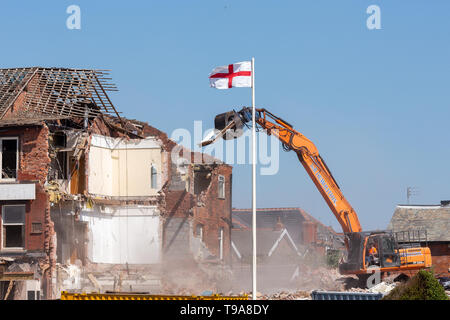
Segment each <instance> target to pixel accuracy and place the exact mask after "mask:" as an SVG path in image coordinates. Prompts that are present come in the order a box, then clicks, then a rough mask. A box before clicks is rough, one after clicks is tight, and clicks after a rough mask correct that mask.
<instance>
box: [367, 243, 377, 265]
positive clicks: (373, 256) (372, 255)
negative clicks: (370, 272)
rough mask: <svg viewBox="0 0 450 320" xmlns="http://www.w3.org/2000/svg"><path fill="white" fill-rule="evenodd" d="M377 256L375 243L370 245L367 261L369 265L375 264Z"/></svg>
mask: <svg viewBox="0 0 450 320" xmlns="http://www.w3.org/2000/svg"><path fill="white" fill-rule="evenodd" d="M377 257H378V250H377V247H376V246H375V244H373V243H372V244H371V245H370V249H369V256H368V263H369V265H372V264H376V259H377Z"/></svg>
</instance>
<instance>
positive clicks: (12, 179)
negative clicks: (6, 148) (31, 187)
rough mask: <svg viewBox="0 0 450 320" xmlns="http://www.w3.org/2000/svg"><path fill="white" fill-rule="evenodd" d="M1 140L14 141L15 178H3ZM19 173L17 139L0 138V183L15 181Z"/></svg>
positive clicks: (15, 137)
mask: <svg viewBox="0 0 450 320" xmlns="http://www.w3.org/2000/svg"><path fill="white" fill-rule="evenodd" d="M3 140H16V177H15V178H3V152H2V149H3ZM18 173H19V137H17V136H11V137H0V182H8V181H17V174H18Z"/></svg>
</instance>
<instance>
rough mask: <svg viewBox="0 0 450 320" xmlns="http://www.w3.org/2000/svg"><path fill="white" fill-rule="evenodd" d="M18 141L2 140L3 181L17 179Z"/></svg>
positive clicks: (1, 165) (0, 162)
mask: <svg viewBox="0 0 450 320" xmlns="http://www.w3.org/2000/svg"><path fill="white" fill-rule="evenodd" d="M17 151H18V139H17V138H0V155H1V157H0V168H1V174H2V175H1V179H16V178H17V159H18V152H17Z"/></svg>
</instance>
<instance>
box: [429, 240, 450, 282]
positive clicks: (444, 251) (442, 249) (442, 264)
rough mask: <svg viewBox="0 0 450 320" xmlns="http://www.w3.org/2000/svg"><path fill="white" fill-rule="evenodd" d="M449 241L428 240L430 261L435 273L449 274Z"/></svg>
mask: <svg viewBox="0 0 450 320" xmlns="http://www.w3.org/2000/svg"><path fill="white" fill-rule="evenodd" d="M449 245H450V242H437V243H433V242H431V243H430V242H429V243H428V247H429V248H430V251H431V261H432V264H433V267H434V272H435V274H436V275H439V274H442V276H447V277H448V276H449V274H450V273H449V270H448V269H449V268H450V247H449Z"/></svg>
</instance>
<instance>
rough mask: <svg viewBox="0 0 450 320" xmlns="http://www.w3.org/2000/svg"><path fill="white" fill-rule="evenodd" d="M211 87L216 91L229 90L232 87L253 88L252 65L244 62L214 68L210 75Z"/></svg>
mask: <svg viewBox="0 0 450 320" xmlns="http://www.w3.org/2000/svg"><path fill="white" fill-rule="evenodd" d="M209 83H210V85H211V87H213V88H216V89H228V88H232V87H251V86H252V63H251V61H243V62H238V63H233V64H229V65H228V66H221V67H217V68H214V70H213V71H212V73H211V74H210V75H209Z"/></svg>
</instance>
